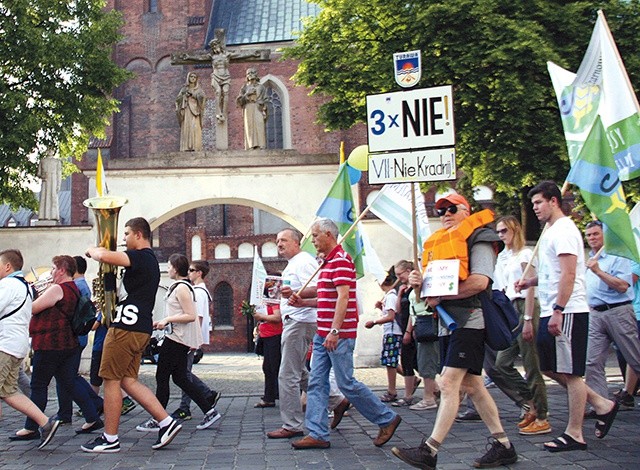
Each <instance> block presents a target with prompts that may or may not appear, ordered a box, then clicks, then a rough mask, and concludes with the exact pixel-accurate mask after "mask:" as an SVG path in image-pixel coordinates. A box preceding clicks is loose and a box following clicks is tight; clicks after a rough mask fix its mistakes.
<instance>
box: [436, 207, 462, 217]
mask: <svg viewBox="0 0 640 470" xmlns="http://www.w3.org/2000/svg"><path fill="white" fill-rule="evenodd" d="M447 212H448V213H449V214H455V213H456V212H458V206H449V207H443V208H442V209H436V214H438V217H442V216H443V215H445V214H446V213H447Z"/></svg>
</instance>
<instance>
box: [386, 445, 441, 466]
mask: <svg viewBox="0 0 640 470" xmlns="http://www.w3.org/2000/svg"><path fill="white" fill-rule="evenodd" d="M391 453H392V454H393V455H395V456H396V457H398V458H399V459H400V460H402V461H403V462H405V463H408V464H409V465H411V466H412V467H416V468H421V469H423V470H434V469H435V468H436V463H438V456H437V455H431V449H430V448H429V446H428V445H427V444H426V442H422V443H421V444H420V446H419V447H405V448H404V449H398V448H397V447H393V448H392V449H391Z"/></svg>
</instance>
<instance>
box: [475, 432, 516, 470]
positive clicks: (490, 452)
mask: <svg viewBox="0 0 640 470" xmlns="http://www.w3.org/2000/svg"><path fill="white" fill-rule="evenodd" d="M487 440H488V441H489V442H488V444H487V453H486V454H484V455H483V456H482V457H480V458H479V459H478V460H476V461H475V462H473V466H474V467H476V468H490V467H499V466H500V465H509V464H512V463H515V462H517V461H518V454H517V453H516V449H515V447H513V443H511V447H509V448H508V449H507V448H506V447H505V446H504V445H502V444H501V443H500V441H498V440H497V439H495V438H493V437H490V438H488V439H487Z"/></svg>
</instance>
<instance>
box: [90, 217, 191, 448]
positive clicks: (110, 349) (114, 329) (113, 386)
mask: <svg viewBox="0 0 640 470" xmlns="http://www.w3.org/2000/svg"><path fill="white" fill-rule="evenodd" d="M124 241H125V244H126V247H127V249H126V250H125V251H109V250H107V249H106V248H103V247H89V248H88V249H87V253H86V254H87V256H89V257H90V258H92V259H94V260H96V261H99V262H101V263H108V264H112V265H115V266H122V267H124V268H125V271H124V276H123V278H122V283H121V284H120V290H119V295H118V306H117V308H116V314H115V318H113V320H112V322H111V327H110V328H109V331H108V333H107V336H106V338H105V341H104V349H103V355H102V363H101V365H100V377H102V378H103V379H104V408H105V410H104V411H105V430H104V433H103V434H102V435H101V436H99V437H98V438H96V439H95V440H93V441H90V442H88V443H86V444H85V445H83V446H82V447H81V448H82V450H83V451H85V452H99V453H110V452H119V451H120V441H119V440H118V427H119V424H120V413H121V411H122V394H121V391H120V387H122V388H123V389H124V390H125V392H127V393H128V394H129V395H130V396H131V397H133V398H134V399H135V400H136V401H137V402H138V403H140V404H141V405H142V407H143V408H144V409H145V410H147V412H149V414H151V416H152V417H153V418H154V419H155V420H156V421H157V422H158V425H159V431H158V440H157V441H156V443H155V444H154V445H153V446H152V448H153V449H160V448H162V447H165V446H166V445H168V444H169V443H170V442H171V441H172V440H173V438H174V437H175V436H176V435H177V434H178V433H179V432H180V430H181V429H182V425H181V424H180V423H178V421H177V420H176V419H174V418H172V417H171V416H169V414H168V413H167V412H166V410H165V409H164V408H163V407H162V405H161V404H160V402H159V401H158V399H157V398H156V396H155V395H154V393H153V392H152V391H151V390H149V388H148V387H147V386H146V385H144V384H142V383H140V382H139V381H138V371H139V369H140V360H141V358H142V353H143V351H144V348H145V347H146V345H147V344H148V343H149V338H150V337H151V332H152V329H153V307H154V304H155V299H156V292H157V290H158V284H159V283H160V267H159V265H158V260H157V259H156V256H155V254H154V252H153V250H152V249H151V227H150V226H149V223H148V222H147V221H146V220H145V219H143V218H142V217H136V218H133V219H131V220H129V221H127V222H126V224H125V229H124ZM105 314H108V312H105Z"/></svg>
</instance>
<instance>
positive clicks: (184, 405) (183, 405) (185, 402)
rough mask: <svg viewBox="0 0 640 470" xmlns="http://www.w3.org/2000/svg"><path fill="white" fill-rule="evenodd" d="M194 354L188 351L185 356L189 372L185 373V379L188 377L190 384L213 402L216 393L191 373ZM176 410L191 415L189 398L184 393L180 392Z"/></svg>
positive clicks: (192, 351)
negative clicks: (180, 397) (178, 404)
mask: <svg viewBox="0 0 640 470" xmlns="http://www.w3.org/2000/svg"><path fill="white" fill-rule="evenodd" d="M194 354H195V351H194V350H190V351H189V354H188V356H187V369H188V370H189V372H187V377H189V380H191V382H193V384H194V385H195V386H196V387H198V388H199V389H200V391H201V392H202V393H203V394H204V396H206V397H207V398H209V399H210V400H211V401H213V395H215V393H216V391H215V390H211V389H210V388H209V386H208V385H207V384H206V383H204V382H203V381H202V380H200V378H199V377H198V376H197V375H195V374H194V373H193V372H191V368H192V367H193V356H194ZM178 410H182V411H185V412H187V413H191V398H189V395H187V394H186V393H185V392H184V391H183V392H182V399H181V400H180V406H179V407H178Z"/></svg>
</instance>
